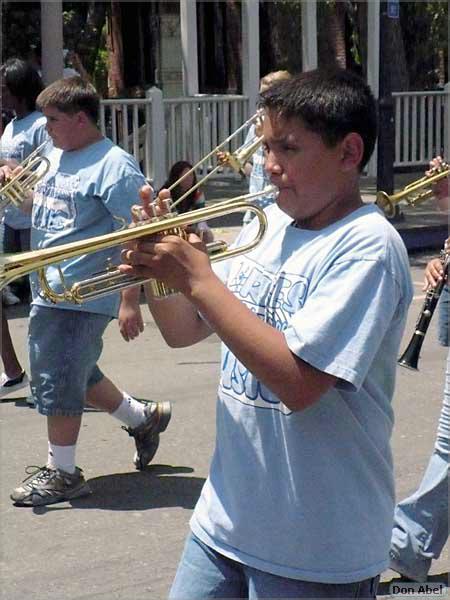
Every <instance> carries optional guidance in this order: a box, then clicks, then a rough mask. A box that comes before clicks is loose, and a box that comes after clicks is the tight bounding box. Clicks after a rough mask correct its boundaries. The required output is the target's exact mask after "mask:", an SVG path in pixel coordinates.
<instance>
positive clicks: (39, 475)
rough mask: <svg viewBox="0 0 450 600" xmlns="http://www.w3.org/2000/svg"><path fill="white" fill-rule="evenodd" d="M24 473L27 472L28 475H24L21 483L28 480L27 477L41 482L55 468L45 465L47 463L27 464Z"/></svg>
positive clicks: (53, 471)
mask: <svg viewBox="0 0 450 600" xmlns="http://www.w3.org/2000/svg"><path fill="white" fill-rule="evenodd" d="M30 469H32V470H30ZM25 473H27V474H28V477H25V479H24V480H23V481H22V483H25V481H28V480H29V479H32V480H33V482H36V483H42V482H44V481H46V480H47V479H48V478H49V476H50V475H51V474H52V473H55V470H54V469H50V468H49V467H47V465H45V466H43V467H38V466H37V465H29V466H28V467H25ZM30 483H31V482H30Z"/></svg>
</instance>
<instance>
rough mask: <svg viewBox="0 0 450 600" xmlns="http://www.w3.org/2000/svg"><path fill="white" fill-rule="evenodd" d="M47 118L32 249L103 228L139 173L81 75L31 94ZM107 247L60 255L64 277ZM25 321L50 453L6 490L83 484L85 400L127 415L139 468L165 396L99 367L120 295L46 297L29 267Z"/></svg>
mask: <svg viewBox="0 0 450 600" xmlns="http://www.w3.org/2000/svg"><path fill="white" fill-rule="evenodd" d="M37 104H38V106H39V107H40V108H41V110H42V112H43V113H44V115H45V117H46V119H47V130H48V133H49V135H50V137H51V139H52V141H53V145H54V149H53V150H52V151H51V152H50V153H49V155H48V159H49V161H50V170H49V172H48V173H47V174H46V175H45V176H44V177H43V179H41V181H40V182H39V183H38V184H37V186H36V188H35V191H34V197H33V210H32V248H33V249H35V250H38V249H41V248H49V247H51V246H55V245H61V244H68V243H70V242H73V241H77V240H82V239H86V238H90V237H93V236H95V235H101V234H107V233H109V232H112V231H114V229H116V228H117V224H116V221H117V217H119V218H120V217H122V218H123V219H124V220H125V221H126V222H128V220H129V215H130V209H131V206H132V203H133V201H134V199H135V198H136V197H137V195H138V191H139V188H140V187H141V186H142V185H143V183H144V182H145V179H144V176H143V175H142V173H141V172H140V170H139V167H138V165H137V164H136V162H135V160H134V158H133V157H132V156H131V155H129V154H128V153H126V152H124V151H123V150H122V149H120V148H119V147H118V146H116V145H115V144H113V143H112V142H111V141H110V140H108V139H107V138H105V137H103V135H102V133H101V132H100V130H99V129H98V126H97V119H98V112H99V106H100V99H99V96H98V95H97V93H96V91H95V89H94V88H93V86H92V85H91V84H89V83H86V82H84V81H83V80H82V79H81V78H80V77H70V78H66V79H61V80H58V81H56V82H54V83H52V84H51V85H49V86H48V87H47V88H46V89H45V90H44V91H43V92H42V93H41V94H39V96H38V98H37ZM114 258H116V259H117V258H118V255H117V256H116V257H114V256H111V253H110V252H109V251H101V252H94V253H93V254H86V255H84V256H80V257H77V258H73V259H68V260H65V261H64V262H63V263H62V264H61V266H60V267H61V271H62V275H63V277H64V280H65V285H67V286H70V285H71V284H73V283H75V282H77V281H81V280H83V279H86V278H88V277H90V276H92V274H93V273H96V272H98V271H101V270H103V269H105V267H106V265H107V261H108V259H112V260H113V261H114ZM46 277H47V280H48V282H49V284H50V286H51V287H52V288H53V289H54V290H56V291H59V292H62V291H63V290H62V287H61V286H62V282H61V278H60V274H59V270H58V267H56V266H51V267H48V268H47V269H46ZM31 280H32V293H33V301H32V308H31V313H30V324H29V351H30V367H31V388H32V391H33V396H34V398H35V401H36V406H37V409H38V411H39V412H40V413H41V414H43V415H46V417H47V428H48V456H47V462H46V464H45V465H44V466H43V467H41V468H39V469H37V471H35V472H34V473H32V474H31V475H30V477H28V478H27V479H25V480H24V482H23V483H22V484H21V485H20V486H19V487H17V488H16V489H15V490H14V491H13V492H12V494H11V499H12V500H13V501H14V503H15V504H17V505H19V506H41V505H45V504H52V503H54V502H61V501H64V500H68V499H72V498H77V497H79V496H83V495H85V494H88V493H90V489H89V486H88V484H87V482H86V481H85V479H84V476H83V474H82V471H81V469H79V468H78V467H77V466H76V462H75V452H76V444H77V439H78V434H79V431H80V426H81V419H82V414H83V408H84V405H85V403H87V404H89V405H91V406H94V407H96V408H98V409H100V410H103V411H106V412H108V413H110V414H111V415H112V416H114V417H116V418H117V419H118V420H119V421H121V422H122V423H124V424H125V428H126V429H127V431H128V433H129V434H130V435H131V436H132V437H133V438H134V440H135V443H136V453H135V456H134V464H135V467H136V468H137V469H143V468H144V467H145V466H146V465H147V464H148V463H149V462H150V461H151V460H152V458H153V456H154V454H155V452H156V450H157V448H158V444H159V434H160V432H162V431H164V430H165V428H166V427H167V425H168V422H169V420H170V416H171V407H170V403H169V402H151V403H142V402H139V401H137V400H135V399H134V398H132V397H131V396H129V395H128V394H126V393H124V392H122V391H121V390H119V389H118V388H117V387H116V386H115V385H114V384H113V383H112V382H111V381H110V380H109V379H108V378H106V377H105V376H104V375H103V373H102V372H101V371H100V369H99V368H98V366H97V361H98V359H99V357H100V354H101V351H102V336H103V333H104V331H105V329H106V326H107V325H108V323H109V321H110V320H111V319H112V318H113V317H116V316H117V311H118V309H119V300H120V299H119V295H118V294H113V295H109V296H107V297H103V298H100V299H95V300H91V301H90V302H87V303H86V304H80V305H74V304H70V303H69V302H61V303H58V304H52V303H51V302H49V301H47V300H46V299H45V298H44V297H43V296H42V294H41V289H40V283H39V282H38V279H37V277H36V274H34V275H33V276H32V277H31ZM131 298H132V300H131V301H130V297H129V296H128V295H127V291H124V292H123V293H122V302H121V306H120V313H119V318H120V320H121V331H122V334H123V336H124V337H125V338H126V339H132V338H133V337H135V336H136V335H139V332H140V331H142V328H143V323H142V318H141V314H140V310H139V305H138V302H137V300H136V297H135V295H132V296H131Z"/></svg>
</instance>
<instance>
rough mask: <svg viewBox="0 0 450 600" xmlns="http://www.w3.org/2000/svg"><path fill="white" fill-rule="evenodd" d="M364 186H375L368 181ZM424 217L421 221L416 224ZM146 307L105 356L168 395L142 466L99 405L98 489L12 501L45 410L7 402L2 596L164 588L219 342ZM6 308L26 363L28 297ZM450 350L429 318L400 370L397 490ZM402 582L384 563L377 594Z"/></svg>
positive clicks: (87, 458) (158, 594)
mask: <svg viewBox="0 0 450 600" xmlns="http://www.w3.org/2000/svg"><path fill="white" fill-rule="evenodd" d="M218 191H219V192H220V191H221V188H220V186H219V190H218ZM367 194H368V196H370V189H369V188H368V191H367ZM217 197H219V194H218V195H217V196H216V197H214V196H213V194H212V191H211V188H210V195H209V196H208V199H209V201H215V198H217ZM368 201H370V197H369V198H368ZM424 210H425V209H424ZM430 210H431V209H430ZM405 212H406V215H405V219H404V220H403V222H405V221H406V222H408V220H409V224H410V225H411V227H410V228H412V221H411V220H410V219H416V215H417V214H418V212H417V209H414V211H413V212H414V213H415V214H414V216H412V217H410V215H409V209H407V211H405ZM438 217H440V218H441V219H442V216H441V215H436V214H434V215H433V222H438V221H439V219H438ZM419 221H420V219H418V220H417V221H415V222H416V224H417V225H419V224H420V223H419ZM444 228H446V222H445V220H444ZM237 231H238V225H236V224H235V225H233V224H227V223H221V224H219V225H218V227H217V229H216V237H219V238H220V237H223V238H225V239H227V240H228V241H229V240H231V239H233V237H234V236H235V234H236V232H237ZM445 231H446V229H444V232H445ZM416 233H417V235H420V234H421V233H420V232H416ZM440 233H441V237H440V238H439V236H438V233H435V234H433V235H434V238H433V240H432V242H427V245H428V243H430V244H431V245H430V248H431V249H430V250H427V251H424V249H423V248H422V250H421V251H419V250H418V249H415V250H414V251H413V250H411V253H410V258H411V269H412V275H413V280H414V282H415V300H414V303H413V306H412V307H411V310H410V313H409V322H408V326H407V328H406V332H405V339H404V342H403V347H404V346H405V344H406V343H407V341H408V340H409V337H410V336H411V334H412V331H413V327H414V322H415V320H416V318H417V316H418V313H419V310H420V307H421V304H422V302H423V292H422V291H421V281H422V273H423V268H424V266H425V264H426V262H427V260H428V259H429V258H430V257H431V256H433V255H434V254H435V252H436V251H437V250H438V249H439V248H440V247H441V246H442V241H443V237H445V233H444V234H443V235H442V231H441V232H440ZM422 234H423V232H422ZM424 248H425V246H424ZM142 309H143V314H144V320H145V324H146V326H145V330H144V332H143V334H142V335H141V336H140V337H139V338H138V339H137V340H135V341H133V342H130V343H125V342H124V341H123V340H122V339H121V337H120V334H119V331H118V328H117V323H116V322H112V323H111V324H110V326H109V327H108V329H107V331H106V334H105V338H104V351H103V355H102V358H101V361H100V366H101V368H102V369H103V371H104V372H105V373H106V375H108V376H109V377H110V378H111V379H112V380H113V381H114V382H115V383H116V384H117V385H118V386H119V387H121V388H123V389H125V390H127V391H128V392H129V393H131V394H133V395H135V396H136V397H138V398H145V399H148V400H170V401H171V402H172V403H173V417H172V421H171V423H170V425H169V427H168V429H167V431H166V432H165V433H164V434H163V435H162V436H161V444H160V448H159V451H158V453H157V455H156V457H155V459H154V461H153V463H152V464H151V465H150V466H149V467H148V468H147V469H146V470H145V471H143V472H137V471H135V470H134V467H133V464H132V456H133V452H134V444H133V440H132V438H130V437H128V435H127V434H126V433H125V432H124V431H123V430H122V429H121V427H120V424H118V422H117V421H115V420H114V419H112V418H111V417H109V416H108V415H106V414H104V413H101V412H97V411H95V410H89V409H87V410H86V411H85V414H84V418H83V425H82V431H81V435H80V440H79V448H78V453H77V463H78V464H79V466H80V467H82V468H83V470H84V473H85V476H86V478H87V479H88V480H89V483H90V485H91V487H92V489H93V492H94V493H93V494H92V495H91V496H89V497H86V498H81V499H78V500H73V501H71V502H65V503H61V504H57V505H53V506H48V507H41V508H36V509H30V508H18V507H14V506H13V505H12V503H11V501H10V499H9V494H10V492H11V490H12V488H14V487H16V486H17V485H18V484H19V483H20V482H21V481H22V479H24V477H25V476H26V474H25V471H24V469H25V467H26V466H27V465H42V464H43V463H44V462H45V459H46V453H47V441H46V427H45V419H44V418H42V417H41V416H40V415H38V414H37V412H36V411H34V410H33V409H30V408H28V407H27V406H26V403H25V396H26V394H27V390H23V391H21V392H18V393H16V394H15V395H14V394H12V395H11V397H7V398H5V399H4V400H3V402H1V404H0V427H1V430H0V431H1V463H0V464H1V472H0V473H1V483H2V485H1V495H0V534H1V539H0V541H1V591H0V598H1V599H2V600H24V599H27V600H62V599H64V600H81V599H83V600H84V599H87V600H137V599H139V600H141V599H143V598H148V599H149V600H159V599H163V598H166V597H167V592H168V589H169V587H170V582H171V580H172V578H173V576H174V573H175V569H176V565H177V562H178V558H179V556H180V553H181V551H182V547H183V542H184V538H185V535H186V533H187V531H188V522H189V518H190V515H191V513H192V510H193V508H194V506H195V502H196V500H197V498H198V495H199V493H200V490H201V487H202V485H203V482H204V480H205V478H206V476H207V473H208V466H209V461H210V458H211V454H212V451H213V444H214V431H215V406H214V404H215V402H214V400H215V390H216V387H217V381H218V374H219V367H220V364H219V361H220V357H219V340H218V338H217V337H216V336H211V337H210V338H209V339H208V340H205V341H204V342H201V343H200V344H197V345H195V346H193V347H191V348H186V349H169V348H168V347H167V346H166V345H165V343H164V342H163V340H162V338H161V336H160V334H159V332H158V330H157V328H156V326H155V324H154V322H153V321H152V318H151V316H150V314H149V312H148V310H147V308H146V307H145V305H143V306H142ZM6 310H7V313H8V319H9V324H10V328H11V333H12V336H13V339H14V343H15V345H16V348H17V352H18V354H19V357H20V359H21V361H22V363H23V365H24V367H25V368H28V358H27V351H26V332H27V315H28V307H27V306H26V305H19V306H13V307H9V308H7V309H6ZM432 325H433V324H432ZM68 343H70V340H68ZM445 357H446V350H445V349H444V348H442V347H440V346H439V345H438V344H437V341H436V335H435V331H434V328H433V326H432V327H430V331H429V333H428V335H427V338H426V341H425V344H424V347H423V351H422V357H421V361H420V364H419V368H420V372H419V373H415V372H412V371H409V370H405V369H402V368H399V370H398V381H397V388H396V393H395V399H394V407H395V412H396V425H395V429H394V434H393V452H394V457H395V464H396V485H397V493H398V497H399V498H402V497H404V496H405V495H406V494H409V493H411V492H412V491H414V490H415V489H416V487H417V485H418V483H419V481H420V479H421V476H422V473H423V470H424V468H425V466H426V464H427V462H428V458H429V456H430V454H431V451H432V448H433V444H434V439H435V431H436V426H437V419H438V415H439V411H440V407H441V402H442V400H441V399H442V388H443V381H444V367H445ZM330 510H333V507H332V503H331V504H330ZM449 565H450V559H449V544H447V546H446V547H445V549H444V552H443V553H442V555H441V557H440V559H439V560H437V561H435V562H434V563H433V566H432V570H431V575H432V576H431V581H433V582H443V583H444V584H447V585H448V571H449ZM398 582H399V578H398V575H396V574H395V573H393V572H391V571H386V572H385V573H384V574H383V576H382V584H381V587H380V596H381V597H383V596H384V597H389V596H390V595H391V592H392V590H393V588H392V585H393V584H395V583H398Z"/></svg>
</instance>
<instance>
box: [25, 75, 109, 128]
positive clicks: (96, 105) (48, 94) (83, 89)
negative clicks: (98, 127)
mask: <svg viewBox="0 0 450 600" xmlns="http://www.w3.org/2000/svg"><path fill="white" fill-rule="evenodd" d="M36 104H37V105H38V107H39V108H40V109H41V110H42V109H44V108H48V107H52V108H57V109H58V110H60V111H61V112H63V113H67V114H71V115H72V114H75V113H77V112H80V111H82V112H84V113H86V114H87V116H88V117H89V118H90V119H91V121H93V122H94V123H95V124H96V123H97V121H98V114H99V110H100V96H99V95H98V94H97V91H96V89H95V87H94V86H93V85H92V84H91V83H88V82H87V81H84V80H83V79H82V78H81V77H79V76H78V75H75V76H74V77H66V78H65V79H58V80H57V81H54V82H53V83H51V84H50V85H49V86H47V87H46V88H45V90H43V91H42V92H41V93H40V94H39V96H38V97H37V100H36Z"/></svg>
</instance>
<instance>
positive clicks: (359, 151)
mask: <svg viewBox="0 0 450 600" xmlns="http://www.w3.org/2000/svg"><path fill="white" fill-rule="evenodd" d="M363 154H364V142H363V140H362V137H361V136H360V135H359V133H356V132H354V131H352V132H351V133H348V134H347V135H346V136H345V138H344V139H343V140H342V142H341V161H342V168H343V169H344V170H345V171H351V170H352V169H354V168H357V169H359V165H360V164H361V161H362V158H363Z"/></svg>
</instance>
